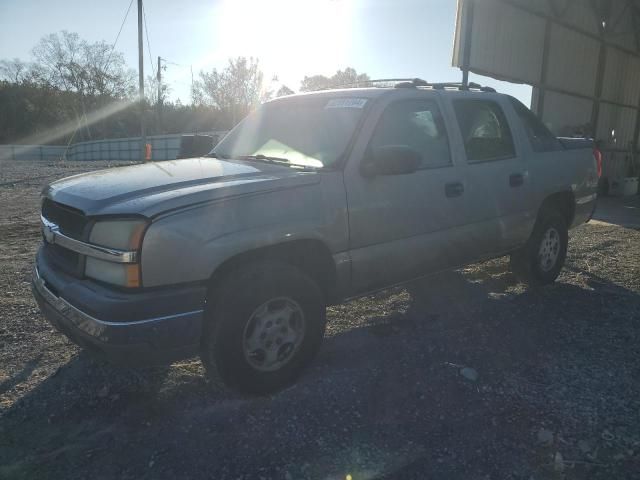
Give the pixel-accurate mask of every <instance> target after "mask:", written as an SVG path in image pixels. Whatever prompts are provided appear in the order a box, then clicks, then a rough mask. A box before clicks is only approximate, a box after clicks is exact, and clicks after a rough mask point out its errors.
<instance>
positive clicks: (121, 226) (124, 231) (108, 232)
mask: <svg viewBox="0 0 640 480" xmlns="http://www.w3.org/2000/svg"><path fill="white" fill-rule="evenodd" d="M146 226H147V222H145V221H144V220H101V221H98V222H96V223H95V225H94V226H93V228H92V229H91V235H89V242H91V243H93V244H94V245H100V246H101V247H107V248H117V249H118V250H126V251H130V250H138V249H139V248H140V243H141V242H142V234H143V233H144V229H145V227H146Z"/></svg>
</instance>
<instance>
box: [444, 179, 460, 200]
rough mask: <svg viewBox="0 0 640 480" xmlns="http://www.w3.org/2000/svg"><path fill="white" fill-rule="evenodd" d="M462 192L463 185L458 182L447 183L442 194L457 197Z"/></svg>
mask: <svg viewBox="0 0 640 480" xmlns="http://www.w3.org/2000/svg"><path fill="white" fill-rule="evenodd" d="M463 193H464V185H462V183H460V182H452V183H447V184H446V185H445V186H444V194H445V195H446V196H447V197H459V196H460V195H462V194H463Z"/></svg>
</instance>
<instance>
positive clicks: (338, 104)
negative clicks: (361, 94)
mask: <svg viewBox="0 0 640 480" xmlns="http://www.w3.org/2000/svg"><path fill="white" fill-rule="evenodd" d="M366 103H367V99H366V98H333V99H331V100H329V101H328V102H327V104H326V105H325V107H324V108H364V105H365V104H366Z"/></svg>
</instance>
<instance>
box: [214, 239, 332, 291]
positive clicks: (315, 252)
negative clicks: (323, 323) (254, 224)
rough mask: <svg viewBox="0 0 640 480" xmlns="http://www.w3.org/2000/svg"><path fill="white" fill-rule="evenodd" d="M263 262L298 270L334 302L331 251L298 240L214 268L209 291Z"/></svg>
mask: <svg viewBox="0 0 640 480" xmlns="http://www.w3.org/2000/svg"><path fill="white" fill-rule="evenodd" d="M264 261H275V262H282V263H286V264H289V265H293V266H295V267H297V268H299V269H300V270H302V271H303V272H305V273H306V274H307V275H309V276H310V277H311V278H312V279H313V280H314V281H315V282H316V283H317V284H318V286H319V287H320V289H321V290H322V292H323V293H324V296H325V299H326V300H327V302H328V303H329V302H331V301H332V300H333V299H334V298H335V296H336V280H337V271H336V264H335V261H334V259H333V256H332V254H331V250H330V249H329V247H328V246H327V245H326V244H325V243H324V242H323V241H321V240H318V239H296V240H291V241H287V242H281V243H277V244H274V245H268V246H264V247H259V248H255V249H251V250H248V251H245V252H241V253H238V254H236V255H234V256H232V257H230V258H228V259H227V260H225V261H224V262H222V263H221V264H220V265H218V266H217V267H216V268H215V270H214V272H213V273H212V275H211V277H210V279H209V286H210V287H209V288H210V289H215V288H216V286H217V285H219V283H220V282H221V281H223V280H224V278H225V277H226V276H227V275H228V274H229V273H230V272H232V271H233V270H235V269H238V268H240V267H242V266H244V265H248V264H250V263H255V262H264Z"/></svg>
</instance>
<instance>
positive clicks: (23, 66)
mask: <svg viewBox="0 0 640 480" xmlns="http://www.w3.org/2000/svg"><path fill="white" fill-rule="evenodd" d="M32 68H33V67H32V66H31V65H29V64H28V63H26V62H23V61H22V60H20V59H19V58H13V59H11V60H0V80H6V81H7V82H10V83H15V84H18V83H23V82H25V81H28V80H29V78H30V76H31V70H32Z"/></svg>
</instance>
